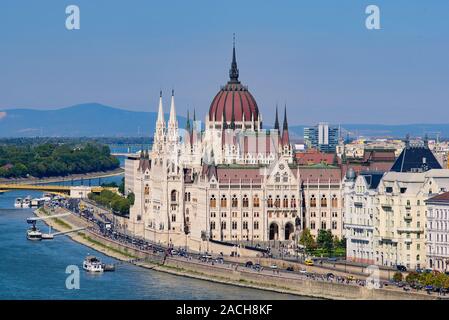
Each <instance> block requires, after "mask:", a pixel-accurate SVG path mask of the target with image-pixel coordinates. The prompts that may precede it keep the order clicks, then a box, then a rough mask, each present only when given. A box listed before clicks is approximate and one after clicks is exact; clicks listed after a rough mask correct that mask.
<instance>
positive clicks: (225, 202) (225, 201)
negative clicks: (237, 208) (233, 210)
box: [220, 195, 228, 208]
mask: <svg viewBox="0 0 449 320" xmlns="http://www.w3.org/2000/svg"><path fill="white" fill-rule="evenodd" d="M227 206H228V201H227V199H226V196H225V195H222V196H221V200H220V207H222V208H226V207H227Z"/></svg>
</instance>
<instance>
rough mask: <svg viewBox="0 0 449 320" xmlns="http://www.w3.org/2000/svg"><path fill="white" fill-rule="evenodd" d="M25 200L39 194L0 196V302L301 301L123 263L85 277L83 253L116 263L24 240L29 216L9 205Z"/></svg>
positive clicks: (62, 242) (71, 246)
mask: <svg viewBox="0 0 449 320" xmlns="http://www.w3.org/2000/svg"><path fill="white" fill-rule="evenodd" d="M109 179H110V180H109ZM120 179H121V177H111V178H107V179H103V180H102V181H103V182H109V181H120ZM79 183H80V182H76V183H75V184H79ZM27 195H31V196H32V197H40V196H41V195H42V193H41V192H34V191H12V192H5V193H4V194H2V195H0V259H1V263H0V299H38V300H39V299H89V300H91V299H166V300H173V299H236V300H248V299H261V300H275V299H306V298H303V297H298V296H293V295H286V294H279V293H274V292H268V291H262V290H255V289H248V288H242V287H235V286H230V285H223V284H217V283H212V282H208V281H202V280H196V279H190V278H184V277H179V276H174V275H170V274H166V273H162V272H158V271H154V270H148V269H143V268H140V267H136V266H134V265H131V264H128V263H122V264H119V265H118V266H117V269H116V271H115V272H110V273H109V272H108V273H104V274H102V275H90V274H87V273H85V272H84V271H83V270H82V269H81V264H82V261H83V259H84V257H85V256H86V255H87V254H88V253H90V254H94V255H96V256H98V257H100V258H101V260H103V261H104V262H107V263H117V262H118V261H117V260H115V259H113V258H110V257H107V256H105V255H103V254H101V253H99V252H96V251H95V250H92V249H90V248H88V247H86V246H84V245H81V244H79V243H76V242H74V241H72V240H71V239H70V238H68V237H66V236H57V237H55V239H54V240H49V241H41V242H31V241H28V240H26V237H25V231H26V229H27V227H28V226H27V224H26V218H27V217H29V216H32V211H31V209H14V200H15V198H16V197H22V198H23V197H25V196H27ZM39 228H40V229H41V230H43V231H44V232H45V231H47V228H48V227H47V226H46V225H44V224H43V223H40V224H39ZM69 265H77V266H78V267H80V288H79V289H78V290H77V289H75V290H68V289H66V286H65V282H66V277H67V276H68V275H67V274H66V273H65V270H66V267H67V266H69Z"/></svg>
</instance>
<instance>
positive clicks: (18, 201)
mask: <svg viewBox="0 0 449 320" xmlns="http://www.w3.org/2000/svg"><path fill="white" fill-rule="evenodd" d="M14 207H15V208H22V198H17V199H16V201H15V202H14Z"/></svg>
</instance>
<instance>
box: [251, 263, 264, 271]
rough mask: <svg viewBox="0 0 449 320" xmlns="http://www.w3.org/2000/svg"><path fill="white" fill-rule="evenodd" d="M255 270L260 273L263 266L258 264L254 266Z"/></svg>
mask: <svg viewBox="0 0 449 320" xmlns="http://www.w3.org/2000/svg"><path fill="white" fill-rule="evenodd" d="M253 269H254V270H256V271H260V270H262V266H261V265H260V264H258V263H256V264H255V265H254V266H253Z"/></svg>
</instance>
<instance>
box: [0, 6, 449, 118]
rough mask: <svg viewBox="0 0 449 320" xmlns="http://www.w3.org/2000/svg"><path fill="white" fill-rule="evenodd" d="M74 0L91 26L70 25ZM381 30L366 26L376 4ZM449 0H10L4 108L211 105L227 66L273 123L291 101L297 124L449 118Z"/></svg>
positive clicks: (0, 79)
mask: <svg viewBox="0 0 449 320" xmlns="http://www.w3.org/2000/svg"><path fill="white" fill-rule="evenodd" d="M70 4H76V5H78V6H79V8H80V11H81V29H80V30H75V31H68V30H66V28H65V19H66V14H65V8H66V6H68V5H70ZM369 4H376V5H378V6H379V7H380V10H381V27H382V29H381V30H376V31H372V30H367V29H366V28H365V19H366V14H365V8H366V6H367V5H369ZM448 13H449V1H447V0H432V1H424V0H423V1H410V0H408V1H406V0H395V1H391V0H390V1H380V0H371V1H363V0H340V1H334V0H327V1H324V0H310V1H300V0H292V1H255V0H254V1H253V0H243V1H242V0H240V1H234V0H227V1H210V0H198V1H194V0H189V1H187V0H182V1H173V0H172V1H148V0H147V1H144V0H133V1H113V0H109V1H107V0H103V1H100V0H70V1H64V0H42V1H23V0H2V1H1V2H0V43H1V46H0V51H1V54H0V109H9V108H18V107H20V108H35V109H53V108H59V107H64V106H70V105H74V104H79V103H85V102H99V103H103V104H107V105H111V106H114V107H120V108H124V109H130V110H148V111H156V108H157V100H158V95H159V90H160V89H162V90H163V91H164V93H165V106H166V111H168V103H169V93H170V91H171V88H172V87H174V89H175V92H176V102H177V110H178V112H179V113H182V114H185V113H186V110H187V108H190V109H192V108H193V107H195V108H196V110H197V114H199V115H201V116H204V115H205V114H206V112H207V110H208V109H209V105H210V102H211V101H212V99H213V97H214V95H215V94H216V93H217V91H218V90H219V88H220V85H223V84H225V82H226V81H227V77H228V69H229V66H230V62H231V52H232V34H233V33H234V32H235V33H236V36H237V60H238V65H239V69H240V80H241V81H242V82H243V83H244V84H246V85H248V86H249V89H250V91H251V92H252V94H253V95H254V96H255V98H256V100H257V102H258V104H259V108H260V109H261V111H262V114H263V117H264V122H265V123H267V122H270V120H272V119H273V115H274V108H275V105H276V103H279V104H280V105H283V104H284V103H287V107H288V112H289V121H290V123H291V124H313V123H315V122H318V121H329V122H332V123H335V124H338V123H383V124H402V123H444V122H446V123H447V122H449V41H448V40H449V19H447V16H448Z"/></svg>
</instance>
